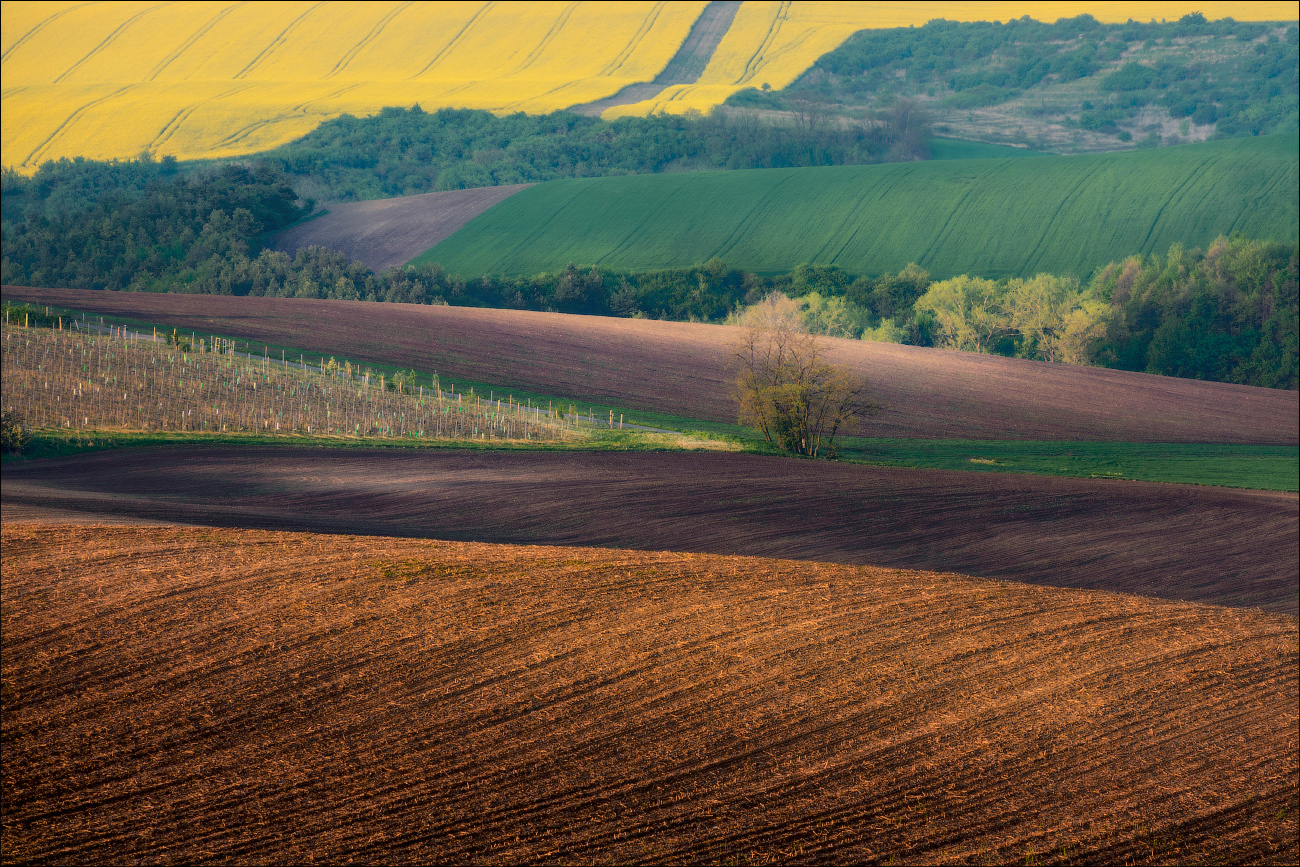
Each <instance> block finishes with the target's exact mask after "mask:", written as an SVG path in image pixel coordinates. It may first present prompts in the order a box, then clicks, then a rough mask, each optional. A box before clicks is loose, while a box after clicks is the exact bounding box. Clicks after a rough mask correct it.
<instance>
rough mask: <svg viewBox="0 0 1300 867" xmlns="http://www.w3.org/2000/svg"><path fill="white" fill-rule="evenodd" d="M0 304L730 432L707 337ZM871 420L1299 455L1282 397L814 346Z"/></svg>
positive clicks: (581, 325)
mask: <svg viewBox="0 0 1300 867" xmlns="http://www.w3.org/2000/svg"><path fill="white" fill-rule="evenodd" d="M4 295H5V297H6V298H10V299H14V300H31V301H35V302H37V303H45V304H54V305H58V306H61V307H67V308H72V309H77V310H88V311H92V312H96V313H100V314H107V315H116V316H124V317H134V318H137V319H142V320H146V321H150V322H156V323H160V324H163V325H167V326H169V327H179V328H182V329H186V330H190V329H193V330H197V331H199V332H201V333H202V332H207V333H217V334H222V335H225V336H227V337H238V338H240V339H244V340H249V341H252V342H255V343H256V342H266V343H274V344H279V345H282V346H293V347H301V348H304V349H310V350H313V351H318V352H324V353H326V354H333V355H338V356H346V357H348V358H351V359H352V360H354V361H365V362H371V363H376V362H378V363H392V364H397V365H400V366H402V367H411V368H414V369H416V370H419V371H422V372H427V371H434V370H436V371H438V372H439V373H441V374H442V375H443V377H444V378H445V379H456V378H463V379H469V380H472V381H477V382H482V383H490V384H493V385H497V386H502V387H507V388H518V389H527V390H531V391H534V392H539V393H542V394H551V395H556V396H560V397H571V398H578V399H589V400H593V401H603V402H605V403H608V404H612V405H615V406H620V407H627V408H629V409H631V410H646V411H657V412H666V413H671V414H676V415H681V416H686V417H690V418H699V419H707V420H713V421H721V422H734V421H735V410H734V405H733V403H732V402H731V400H730V397H729V392H730V383H731V374H730V373H729V372H728V360H729V357H730V349H729V346H730V343H731V341H732V340H734V338H735V336H736V334H737V332H736V330H735V329H733V328H729V327H726V326H720V325H705V324H698V323H686V322H656V321H648V320H634V319H616V318H612V317H600V316H569V315H563V314H558V313H534V312H528V311H516V310H483V309H476V308H465V307H430V306H422V305H409V304H380V303H365V302H352V301H315V300H305V299H280V298H237V297H224V296H212V295H161V294H143V293H128V292H93V291H79V290H73V289H30V288H22V287H13V286H6V287H4ZM825 345H826V347H827V349H828V353H829V355H830V357H831V358H832V359H833V360H834V361H836V362H838V363H841V364H844V365H846V366H849V367H852V368H854V369H855V370H858V371H859V372H861V373H862V374H863V375H865V376H866V377H867V378H868V379H869V380H870V382H871V383H872V386H873V389H874V392H875V394H876V396H877V397H878V398H880V399H881V400H883V402H884V403H885V404H886V410H885V411H884V412H883V413H881V414H880V415H878V416H876V417H874V418H872V419H870V420H868V421H867V422H866V423H864V424H862V425H860V426H859V429H858V431H857V432H858V433H860V434H862V435H865V436H896V437H924V438H944V437H952V438H971V439H1038V440H1107V441H1137V442H1220V443H1260V444H1269V443H1272V444H1291V445H1294V444H1296V443H1298V442H1300V399H1298V394H1297V392H1295V391H1281V390H1277V389H1265V388H1252V387H1250V386H1242V385H1229V384H1226V383H1217V382H1201V381H1197V380H1189V379H1176V378H1173V377H1164V376H1152V375H1148V374H1142V373H1129V372H1126V371H1117V370H1104V369H1101V368H1091V367H1073V366H1069V365H1062V364H1049V363H1047V362H1039V361H1027V360H1023V359H1014V358H1000V357H997V356H989V355H978V354H975V353H967V352H954V351H949V350H939V349H925V348H921V347H914V346H899V345H895V344H887V343H868V342H863V341H857V340H838V339H826V342H825Z"/></svg>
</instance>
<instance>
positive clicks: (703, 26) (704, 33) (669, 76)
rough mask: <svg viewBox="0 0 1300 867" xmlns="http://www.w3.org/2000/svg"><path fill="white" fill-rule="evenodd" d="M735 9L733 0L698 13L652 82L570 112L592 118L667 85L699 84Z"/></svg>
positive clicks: (737, 5) (648, 96)
mask: <svg viewBox="0 0 1300 867" xmlns="http://www.w3.org/2000/svg"><path fill="white" fill-rule="evenodd" d="M738 9H740V3H739V2H733V0H727V2H716V3H710V4H709V5H708V6H706V7H704V11H703V12H701V13H700V17H699V20H697V21H696V22H695V26H694V27H692V28H691V32H690V33H688V34H687V35H686V40H685V41H684V42H682V47H681V48H679V49H677V53H676V54H674V55H673V59H672V60H670V61H668V65H667V66H665V67H664V70H663V72H661V73H659V74H658V75H656V76H655V79H654V81H643V82H640V83H637V84H629V85H628V86H627V87H625V88H623V89H622V90H620V91H619V92H618V93H616V94H614V95H613V96H609V97H606V98H605V99H598V100H596V101H595V102H587V103H583V104H581V105H575V106H573V107H571V108H570V109H569V111H572V112H577V113H578V114H586V115H593V116H595V115H599V114H600V113H601V112H603V111H604V110H605V109H607V108H613V107H614V106H616V105H631V104H632V103H634V102H641V101H642V100H646V99H650V98H651V97H653V96H655V95H657V94H658V93H659V92H660V91H662V90H663V89H664V88H665V87H668V86H669V85H672V84H693V83H694V82H696V81H698V80H699V78H700V76H701V75H702V74H704V68H705V67H706V66H708V65H709V60H711V59H712V58H713V52H714V51H716V50H717V49H718V43H719V42H721V41H722V37H723V36H725V35H727V31H728V30H730V29H731V22H732V20H733V19H734V18H735V17H736V11H737V10H738Z"/></svg>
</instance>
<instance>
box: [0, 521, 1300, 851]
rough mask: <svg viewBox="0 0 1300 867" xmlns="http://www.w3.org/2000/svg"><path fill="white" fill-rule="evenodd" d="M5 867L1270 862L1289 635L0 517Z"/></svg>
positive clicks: (1285, 791) (1172, 609)
mask: <svg viewBox="0 0 1300 867" xmlns="http://www.w3.org/2000/svg"><path fill="white" fill-rule="evenodd" d="M0 595H2V599H3V605H2V606H0V608H2V610H3V627H4V628H3V652H4V673H3V722H4V732H5V760H4V764H3V794H4V804H5V810H4V817H3V826H2V829H0V845H2V848H3V852H4V856H3V858H4V861H5V862H7V863H17V862H24V861H40V862H49V863H125V862H152V863H163V862H166V863H176V862H182V863H184V862H193V861H199V860H202V861H212V862H240V863H249V862H256V863H305V862H310V861H331V862H343V861H350V860H364V861H370V862H386V861H387V862H392V861H450V862H481V863H490V862H491V863H495V862H515V863H518V862H521V861H558V862H569V863H572V862H576V861H581V862H599V863H609V862H618V863H626V862H630V861H637V862H656V863H682V862H688V863H699V862H712V861H739V862H772V861H779V862H791V861H796V862H816V863H830V862H838V863H845V862H885V861H889V862H893V861H901V862H908V863H937V862H949V863H1007V862H1011V861H1019V860H1027V861H1030V862H1098V861H1104V862H1108V863H1120V862H1125V863H1127V862H1147V863H1173V862H1179V863H1197V862H1223V861H1230V862H1236V863H1249V862H1255V863H1283V862H1288V861H1289V862H1294V861H1295V860H1296V859H1297V857H1300V849H1298V848H1297V843H1296V840H1297V830H1298V825H1297V815H1300V813H1298V808H1300V770H1298V769H1297V768H1298V762H1300V745H1298V744H1297V707H1298V706H1300V695H1298V684H1297V679H1298V676H1300V675H1298V672H1300V646H1298V644H1297V641H1298V635H1297V626H1296V621H1295V620H1294V619H1293V618H1286V617H1278V616H1273V615H1266V614H1262V613H1258V612H1248V611H1241V610H1235V609H1227V608H1216V607H1211V606H1199V605H1191V604H1186V603H1175V602H1158V601H1152V600H1145V599H1140V598H1137V597H1132V596H1118V595H1110V594H1106V593H1098V592H1083V591H1071V590H1058V589H1050V588H1043V587H1032V586H1028V585H1022V584H1006V583H1000V582H995V581H986V580H977V579H970V578H964V577H962V576H957V575H939V574H932V573H914V572H902V571H895V570H887V569H877V568H867V567H850V566H835V565H824V564H812V563H802V562H790V561H779V560H755V559H746V558H735V557H716V556H706V555H687V554H668V553H641V552H629V551H609V550H596V549H572V548H570V549H565V548H527V547H509V546H492V545H477V544H465V543H450V542H431V541H415V540H403V539H378V538H366V537H360V538H357V537H338V536H333V537H331V536H311V535H292V534H281V533H263V532H255V531H243V530H209V529H166V528H164V529H159V528H149V529H142V528H128V527H113V528H110V527H101V528H95V527H66V526H63V527H57V526H39V525H21V526H19V525H13V524H6V525H5V526H4V527H3V558H2V567H0Z"/></svg>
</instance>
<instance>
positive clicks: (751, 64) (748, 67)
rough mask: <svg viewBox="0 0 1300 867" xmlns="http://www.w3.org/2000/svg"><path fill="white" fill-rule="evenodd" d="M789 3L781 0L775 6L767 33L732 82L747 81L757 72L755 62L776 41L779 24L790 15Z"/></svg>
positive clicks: (787, 0)
mask: <svg viewBox="0 0 1300 867" xmlns="http://www.w3.org/2000/svg"><path fill="white" fill-rule="evenodd" d="M790 3H791V0H782V2H781V5H780V6H779V7H777V10H776V15H775V16H773V18H772V25H771V26H770V27H769V28H768V29H767V35H766V36H764V37H763V41H762V42H761V43H759V46H758V48H757V49H756V50H755V51H754V53H753V55H752V56H751V57H750V58H749V60H748V61H746V62H745V69H744V71H742V72H741V73H740V78H739V79H737V80H736V82H734V83H736V84H740V83H742V82H745V81H748V80H749V79H750V78H751V77H753V76H754V75H755V74H757V72H758V68H757V64H758V62H759V61H760V59H761V58H762V57H763V53H764V52H765V51H767V49H768V47H769V46H771V44H772V43H773V42H774V41H776V36H777V34H778V33H780V32H781V25H782V24H784V23H785V20H786V18H787V17H789V15H790Z"/></svg>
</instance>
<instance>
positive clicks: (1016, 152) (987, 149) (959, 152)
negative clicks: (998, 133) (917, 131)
mask: <svg viewBox="0 0 1300 867" xmlns="http://www.w3.org/2000/svg"><path fill="white" fill-rule="evenodd" d="M1047 156H1051V154H1048V153H1044V152H1043V151H1035V150H1030V149H1029V148H1017V147H1012V146H1011V145H1000V144H989V143H988V142H983V141H966V140H965V139H959V138H932V139H930V159H935V160H978V159H989V158H996V157H1047Z"/></svg>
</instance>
